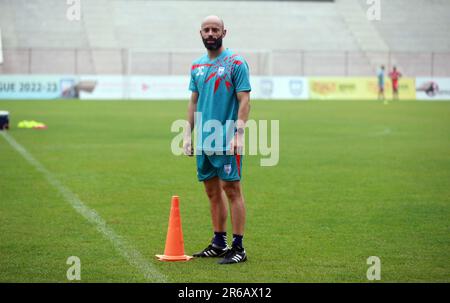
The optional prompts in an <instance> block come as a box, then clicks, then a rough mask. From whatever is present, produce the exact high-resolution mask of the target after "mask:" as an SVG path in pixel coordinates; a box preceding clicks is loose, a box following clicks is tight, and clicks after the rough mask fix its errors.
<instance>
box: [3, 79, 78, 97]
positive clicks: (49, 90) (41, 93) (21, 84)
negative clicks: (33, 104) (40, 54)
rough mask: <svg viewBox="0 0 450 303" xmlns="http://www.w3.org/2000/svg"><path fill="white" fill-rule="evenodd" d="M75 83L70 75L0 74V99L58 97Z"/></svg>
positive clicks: (63, 95)
mask: <svg viewBox="0 0 450 303" xmlns="http://www.w3.org/2000/svg"><path fill="white" fill-rule="evenodd" d="M75 83H76V78H75V77H72V76H43V75H31V76H30V75H8V76H4V75H1V76H0V99H8V100H17V99H25V100H30V99H31V100H32V99H46V100H48V99H60V98H65V97H66V95H65V94H66V93H68V91H67V89H68V88H70V87H72V86H73V85H74V84H75Z"/></svg>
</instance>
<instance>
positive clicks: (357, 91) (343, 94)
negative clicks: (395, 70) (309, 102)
mask: <svg viewBox="0 0 450 303" xmlns="http://www.w3.org/2000/svg"><path fill="white" fill-rule="evenodd" d="M377 81H378V80H377V78H376V77H360V78H353V77H316V78H310V79H309V89H310V92H309V96H310V98H311V99H317V100H377V99H378V82H377ZM385 97H386V98H388V99H390V98H392V84H391V81H390V80H387V81H386V82H385ZM399 98H400V99H401V100H415V99H416V91H415V81H414V79H413V78H401V79H400V81H399Z"/></svg>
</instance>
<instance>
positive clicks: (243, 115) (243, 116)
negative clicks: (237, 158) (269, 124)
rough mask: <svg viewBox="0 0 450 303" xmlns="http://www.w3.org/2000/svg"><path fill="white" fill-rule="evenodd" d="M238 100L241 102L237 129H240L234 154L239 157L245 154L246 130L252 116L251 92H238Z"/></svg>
mask: <svg viewBox="0 0 450 303" xmlns="http://www.w3.org/2000/svg"><path fill="white" fill-rule="evenodd" d="M237 99H238V101H239V111H238V120H237V121H236V128H237V129H238V133H237V136H236V138H235V142H234V147H233V149H234V152H235V153H236V154H238V155H242V154H243V146H244V132H243V131H244V128H245V123H247V120H248V116H249V114H250V92H238V93H237Z"/></svg>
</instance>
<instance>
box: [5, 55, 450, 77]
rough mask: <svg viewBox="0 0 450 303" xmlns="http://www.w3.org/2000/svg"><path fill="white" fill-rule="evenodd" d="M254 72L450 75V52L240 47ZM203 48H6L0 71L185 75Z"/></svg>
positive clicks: (6, 72) (275, 73)
mask: <svg viewBox="0 0 450 303" xmlns="http://www.w3.org/2000/svg"><path fill="white" fill-rule="evenodd" d="M237 52H238V53H239V54H241V55H242V56H244V58H245V59H246V60H247V62H248V63H249V66H250V70H251V74H252V75H268V76H270V75H277V76H279V75H289V76H292V75H298V76H373V75H374V73H375V70H376V68H378V67H379V66H380V65H385V66H386V69H387V70H390V69H391V68H392V67H393V66H394V65H395V66H397V67H398V68H399V70H400V71H401V72H402V73H403V74H404V75H407V76H409V77H416V76H423V77H450V52H360V51H311V50H308V51H305V50H258V51H251V50H242V51H239V50H237ZM202 54H204V50H185V51H178V50H177V51H151V50H130V49H78V48H74V49H70V48H69V49H45V48H28V49H27V48H15V49H10V48H9V49H8V48H7V49H3V59H4V60H3V63H2V64H0V74H70V75H78V74H123V75H186V74H188V73H189V70H190V66H191V63H192V61H193V60H194V59H196V58H197V57H199V56H201V55H202Z"/></svg>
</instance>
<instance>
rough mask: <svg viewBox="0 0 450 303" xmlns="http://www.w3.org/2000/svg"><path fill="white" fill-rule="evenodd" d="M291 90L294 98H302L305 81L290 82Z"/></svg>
mask: <svg viewBox="0 0 450 303" xmlns="http://www.w3.org/2000/svg"><path fill="white" fill-rule="evenodd" d="M289 89H290V91H291V94H292V95H293V96H296V97H297V96H301V95H302V92H303V81H301V80H298V79H296V80H289Z"/></svg>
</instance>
